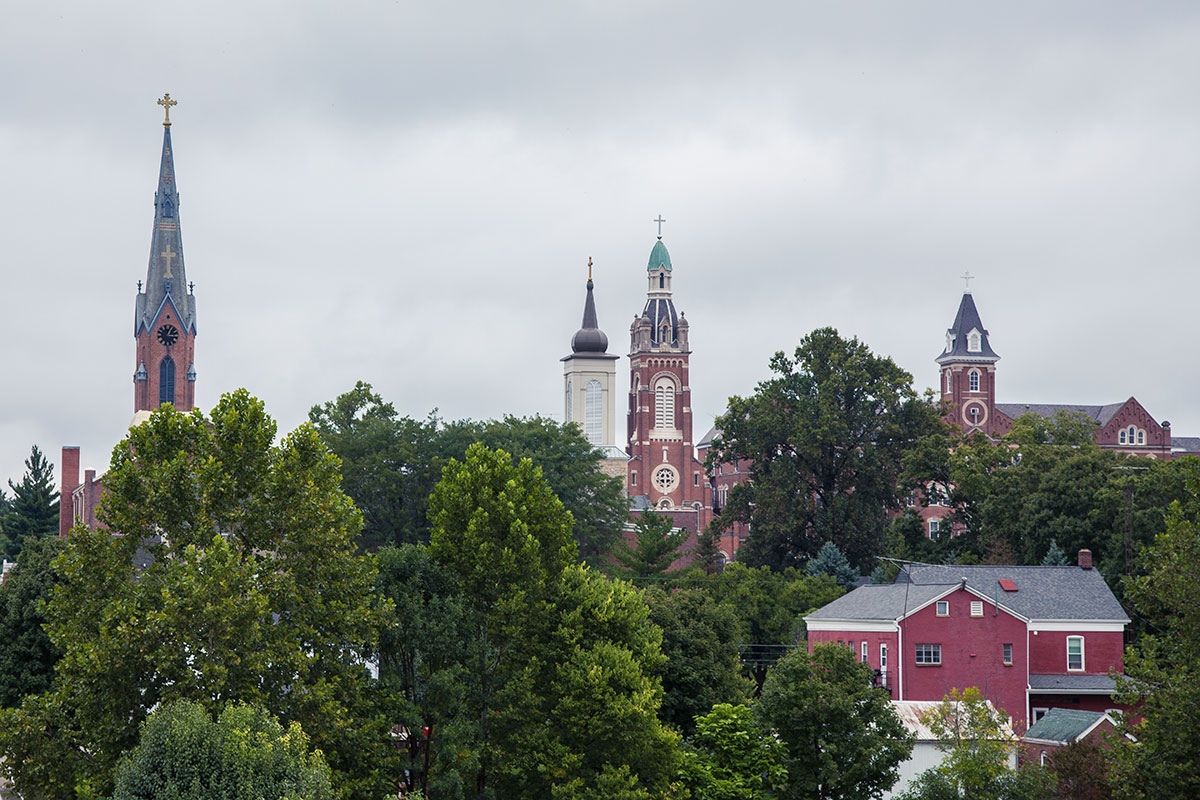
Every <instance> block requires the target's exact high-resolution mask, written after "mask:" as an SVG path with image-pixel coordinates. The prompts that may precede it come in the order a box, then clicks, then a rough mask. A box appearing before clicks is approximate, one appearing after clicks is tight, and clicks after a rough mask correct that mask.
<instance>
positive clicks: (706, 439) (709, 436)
mask: <svg viewBox="0 0 1200 800" xmlns="http://www.w3.org/2000/svg"><path fill="white" fill-rule="evenodd" d="M719 433H720V431H718V430H717V426H716V425H713V426H712V427H711V428H709V429H708V433H706V434H704V436H703V437H702V438H701V439H700V441H699V442H698V443H697V444H696V447H708V446H709V445H711V444H712V443H713V439H716V438H717V434H719ZM1198 441H1200V440H1198Z"/></svg>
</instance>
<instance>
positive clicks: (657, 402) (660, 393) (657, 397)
mask: <svg viewBox="0 0 1200 800" xmlns="http://www.w3.org/2000/svg"><path fill="white" fill-rule="evenodd" d="M654 427H656V428H660V429H669V428H674V427H675V382H674V381H672V380H671V379H670V378H659V379H658V381H657V382H656V383H655V384H654Z"/></svg>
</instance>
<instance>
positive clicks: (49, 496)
mask: <svg viewBox="0 0 1200 800" xmlns="http://www.w3.org/2000/svg"><path fill="white" fill-rule="evenodd" d="M8 488H9V489H10V490H12V495H13V496H12V499H11V500H9V501H8V503H7V507H8V509H7V513H6V514H5V515H4V522H3V527H2V528H0V530H2V531H3V534H4V538H6V539H7V540H8V543H7V548H8V552H7V553H6V554H5V555H7V557H8V558H10V559H15V558H16V557H17V556H18V555H19V554H20V552H21V547H22V546H23V545H24V542H25V540H26V539H29V538H40V537H44V536H52V535H54V534H56V533H58V491H57V490H56V489H55V488H54V465H53V464H51V463H50V462H49V461H47V460H46V457H45V456H44V455H42V451H41V450H39V449H38V446H37V445H36V444H35V445H34V446H33V447H32V449H31V450H30V453H29V458H27V459H25V475H24V476H23V477H22V478H21V482H20V483H13V482H12V481H11V480H10V481H9V482H8ZM0 508H2V506H0Z"/></svg>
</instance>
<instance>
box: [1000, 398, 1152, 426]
mask: <svg viewBox="0 0 1200 800" xmlns="http://www.w3.org/2000/svg"><path fill="white" fill-rule="evenodd" d="M1127 402H1129V401H1128V400H1126V401H1125V403H1127ZM1125 403H1109V404H1108V405H1103V406H1081V405H1073V404H1070V403H996V408H998V409H999V410H1000V411H1003V412H1004V413H1005V414H1007V415H1008V416H1010V417H1012V418H1013V419H1016V418H1017V417H1019V416H1021V415H1022V414H1037V415H1038V416H1040V417H1053V416H1054V415H1055V414H1056V413H1057V412H1059V411H1071V412H1075V413H1078V414H1084V415H1085V416H1087V417H1090V418H1091V420H1092V421H1093V422H1095V423H1096V425H1098V426H1099V427H1101V428H1103V427H1104V426H1105V425H1107V424H1108V423H1109V420H1111V419H1112V418H1113V417H1115V416H1116V415H1117V412H1118V411H1120V410H1121V409H1122V408H1124V406H1125Z"/></svg>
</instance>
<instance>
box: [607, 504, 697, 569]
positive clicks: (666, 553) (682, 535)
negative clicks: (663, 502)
mask: <svg viewBox="0 0 1200 800" xmlns="http://www.w3.org/2000/svg"><path fill="white" fill-rule="evenodd" d="M687 538H688V532H687V531H686V530H685V529H683V528H679V529H675V528H674V527H673V526H672V524H671V518H670V517H668V516H664V515H662V514H655V513H654V512H653V511H644V512H642V514H641V516H640V517H638V520H637V523H636V524H635V525H634V545H633V546H632V547H630V546H629V545H628V544H626V543H625V542H619V543H618V544H617V545H616V547H614V548H613V551H612V555H613V558H614V559H615V560H616V562H617V564H619V565H620V566H619V567H613V568H612V572H613V573H614V574H616V575H619V576H620V577H622V578H631V579H633V580H637V581H649V580H661V579H662V578H664V577H666V575H667V574H668V573H669V572H670V569H671V565H672V564H673V563H675V561H676V560H677V559H678V558H679V556H680V548H681V547H683V545H684V543H685V542H687Z"/></svg>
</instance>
